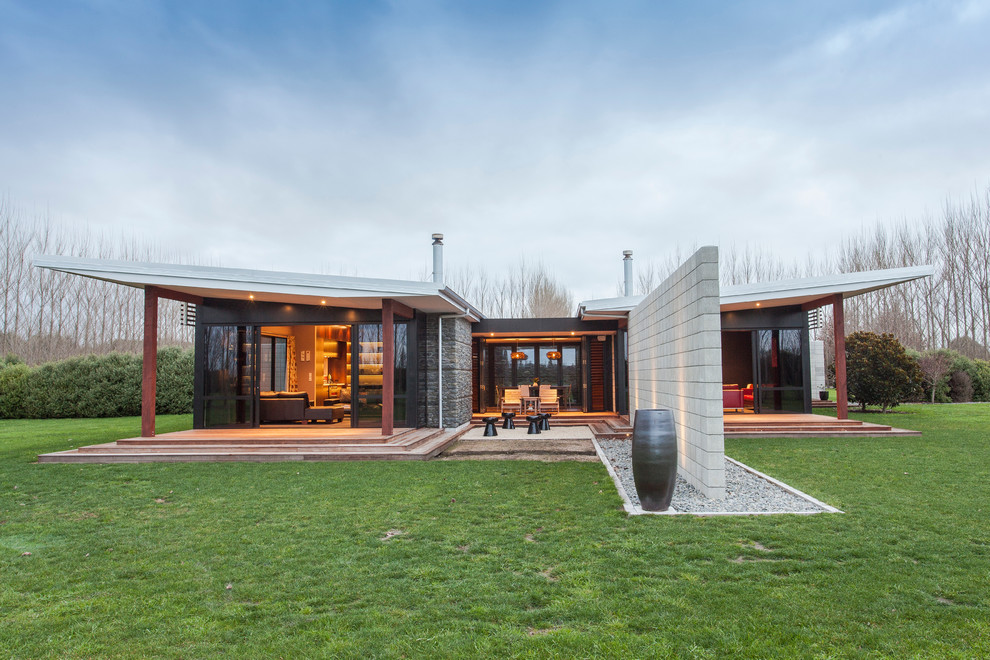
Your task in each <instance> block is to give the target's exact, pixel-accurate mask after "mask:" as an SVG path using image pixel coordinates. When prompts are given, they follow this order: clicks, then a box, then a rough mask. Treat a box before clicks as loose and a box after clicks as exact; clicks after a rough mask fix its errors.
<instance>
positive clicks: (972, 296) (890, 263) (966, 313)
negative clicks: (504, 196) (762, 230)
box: [617, 186, 990, 361]
mask: <svg viewBox="0 0 990 660" xmlns="http://www.w3.org/2000/svg"><path fill="white" fill-rule="evenodd" d="M684 256H686V255H684ZM719 259H720V264H719V276H720V279H721V283H722V284H723V285H733V284H747V283H751V282H769V281H773V280H780V279H790V278H797V277H813V276H818V275H829V274H837V273H852V272H859V271H867V270H879V269H885V268H901V267H906V266H925V265H930V266H933V267H934V268H935V274H934V276H932V277H929V278H924V279H920V280H916V281H914V282H910V283H907V284H901V285H898V286H895V287H890V288H887V289H882V290H880V291H874V292H871V293H867V294H864V295H861V296H857V297H855V298H850V299H848V300H846V301H845V303H844V307H845V315H846V332H847V333H850V334H851V333H853V332H856V331H859V330H871V331H874V332H878V333H890V334H892V335H894V336H895V337H897V338H898V340H900V341H901V342H902V343H903V344H904V345H905V346H907V347H909V348H912V349H914V350H917V351H932V350H938V349H950V350H954V351H956V352H958V353H960V354H961V355H964V356H966V357H968V358H970V359H980V360H986V359H990V352H988V346H990V186H988V187H987V188H986V189H985V190H984V191H983V192H982V193H974V194H973V195H972V196H971V197H970V199H968V200H966V201H963V202H953V201H947V202H946V203H945V204H944V206H943V207H942V209H941V212H940V213H937V214H927V215H925V216H923V217H921V218H920V219H918V220H914V221H903V222H900V223H895V224H883V223H877V224H876V225H875V226H873V227H872V228H868V229H864V230H863V231H861V232H860V233H859V234H857V235H855V236H851V237H848V238H846V239H845V240H843V241H842V242H841V243H839V244H838V245H836V246H834V247H832V248H823V249H822V250H821V252H819V253H809V254H808V256H807V257H806V258H805V259H804V260H803V261H787V260H786V259H784V258H782V257H781V256H780V255H779V254H775V253H774V252H773V251H772V250H770V249H768V248H755V249H754V248H751V247H745V248H742V249H737V248H735V247H732V246H730V247H729V248H723V249H722V250H721V253H720V256H719ZM682 261H683V258H682V255H681V254H679V253H677V254H674V255H672V256H671V257H669V258H667V259H666V260H659V261H650V262H648V263H647V264H646V265H645V267H641V270H640V272H639V273H638V275H637V278H636V287H635V288H636V292H637V293H641V294H645V293H648V292H650V291H652V290H653V289H655V288H656V287H657V286H658V285H659V284H660V283H661V282H662V281H663V280H664V279H665V278H666V277H667V275H669V274H670V273H671V272H673V270H674V269H675V268H676V267H677V266H678V265H679V264H680V263H681V262H682ZM617 292H618V295H621V286H619V287H617ZM822 311H823V321H822V327H821V329H820V330H819V331H818V338H819V339H824V340H825V346H826V358H827V359H828V360H829V361H830V360H831V359H832V354H831V352H832V347H831V344H832V334H833V333H832V318H831V313H832V310H831V307H830V306H829V307H825V308H823V310H822Z"/></svg>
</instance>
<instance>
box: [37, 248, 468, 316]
mask: <svg viewBox="0 0 990 660" xmlns="http://www.w3.org/2000/svg"><path fill="white" fill-rule="evenodd" d="M32 264H33V265H34V266H36V267H38V268H46V269H49V270H54V271H58V272H62V273H69V274H72V275H78V276H80V277H89V278H92V279H97V280H103V281H106V282H113V283H114V284H120V285H122V286H130V287H134V288H138V289H144V288H146V287H156V288H158V289H163V290H165V291H166V292H167V291H175V292H179V293H182V294H185V295H188V296H198V297H200V298H220V299H225V300H257V301H265V302H278V303H292V304H301V305H317V306H319V305H325V306H328V307H349V308H354V309H381V306H382V300H384V299H392V300H399V301H401V302H402V303H404V304H405V305H407V306H409V307H411V308H413V309H416V310H419V311H422V312H426V313H430V314H457V315H460V316H464V317H465V318H467V319H468V320H470V321H479V320H481V319H482V318H484V315H483V314H482V313H481V312H480V311H479V310H478V309H476V308H475V307H473V306H472V305H470V304H469V303H468V302H467V301H465V300H464V299H463V298H462V297H461V296H459V295H458V294H457V293H455V292H454V291H452V290H451V289H450V288H448V287H439V286H437V284H435V283H433V282H413V281H408V280H385V279H372V278H364V277H345V276H338V275H312V274H306V273H289V272H280V271H265V270H250V269H243V268H217V267H213V266H189V265H182V264H157V263H140V262H134V261H116V260H109V259H86V258H81V257H66V256H51V255H44V256H39V257H35V258H34V260H33V261H32Z"/></svg>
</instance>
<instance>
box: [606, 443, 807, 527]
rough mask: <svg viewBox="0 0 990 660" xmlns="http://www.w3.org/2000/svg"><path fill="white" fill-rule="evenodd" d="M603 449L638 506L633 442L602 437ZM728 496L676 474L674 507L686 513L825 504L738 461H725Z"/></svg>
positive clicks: (803, 508)
mask: <svg viewBox="0 0 990 660" xmlns="http://www.w3.org/2000/svg"><path fill="white" fill-rule="evenodd" d="M598 444H599V446H600V447H601V448H602V452H603V453H604V454H605V456H606V458H608V460H609V462H610V463H611V464H612V468H613V469H614V470H615V473H616V474H617V475H618V476H619V481H620V482H622V487H623V488H624V489H625V491H626V495H627V496H628V497H629V499H630V500H631V501H632V503H633V505H635V506H636V507H639V497H638V496H637V495H636V486H635V483H634V482H633V474H632V442H630V441H628V440H599V441H598ZM725 486H726V489H725V490H726V495H725V497H724V498H723V499H720V500H713V499H709V498H707V497H705V496H704V495H702V494H701V493H699V492H698V490H697V489H696V488H695V487H694V486H692V485H690V484H689V483H687V482H686V481H684V479H683V478H682V477H681V476H680V475H677V484H676V485H675V486H674V497H673V499H672V500H671V503H670V505H671V507H673V508H674V509H676V510H677V511H678V512H685V513H718V512H725V511H731V512H734V513H767V512H771V513H817V512H820V511H825V510H826V509H823V508H822V507H820V506H818V505H817V504H815V503H813V502H809V501H808V500H806V499H804V498H803V497H799V496H797V495H795V494H794V493H790V492H788V491H786V490H784V489H783V488H781V487H780V486H778V485H776V484H773V483H770V482H769V481H767V480H766V479H763V478H761V477H758V476H756V475H755V474H753V473H751V472H749V471H747V470H744V469H742V468H741V467H739V466H738V465H736V464H735V463H732V462H730V461H728V460H727V461H726V462H725Z"/></svg>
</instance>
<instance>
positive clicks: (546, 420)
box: [540, 413, 550, 431]
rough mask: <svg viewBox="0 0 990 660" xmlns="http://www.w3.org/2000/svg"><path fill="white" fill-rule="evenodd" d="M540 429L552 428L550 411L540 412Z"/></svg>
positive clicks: (547, 429)
mask: <svg viewBox="0 0 990 660" xmlns="http://www.w3.org/2000/svg"><path fill="white" fill-rule="evenodd" d="M540 430H541V431H549V430H550V413H540Z"/></svg>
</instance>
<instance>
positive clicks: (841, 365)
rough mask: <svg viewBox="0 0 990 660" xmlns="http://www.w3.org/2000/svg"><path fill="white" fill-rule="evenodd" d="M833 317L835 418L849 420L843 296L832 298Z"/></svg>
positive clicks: (838, 294) (839, 294)
mask: <svg viewBox="0 0 990 660" xmlns="http://www.w3.org/2000/svg"><path fill="white" fill-rule="evenodd" d="M832 317H833V319H832V320H833V325H834V326H835V327H834V328H833V329H834V331H835V332H834V334H835V416H836V418H838V419H849V394H848V392H847V390H846V314H845V311H844V310H843V307H842V294H841V293H837V294H835V296H834V297H833V298H832Z"/></svg>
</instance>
